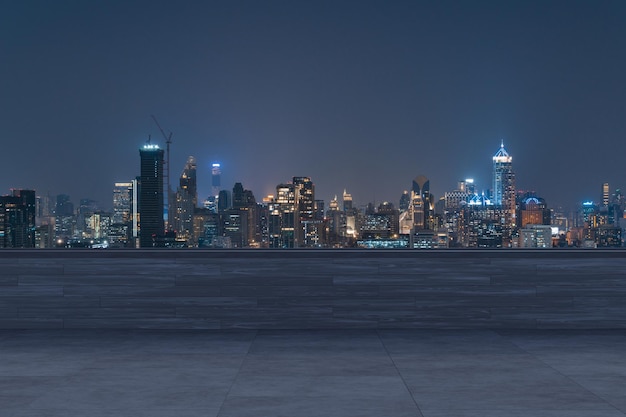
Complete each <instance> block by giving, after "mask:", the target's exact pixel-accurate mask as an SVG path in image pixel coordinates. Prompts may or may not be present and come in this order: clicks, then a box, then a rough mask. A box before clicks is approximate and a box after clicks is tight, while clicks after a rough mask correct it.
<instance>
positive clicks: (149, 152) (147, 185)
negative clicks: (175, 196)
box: [139, 144, 165, 248]
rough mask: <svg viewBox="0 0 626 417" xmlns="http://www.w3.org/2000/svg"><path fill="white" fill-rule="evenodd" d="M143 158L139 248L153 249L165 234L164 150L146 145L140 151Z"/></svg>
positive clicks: (156, 146)
mask: <svg viewBox="0 0 626 417" xmlns="http://www.w3.org/2000/svg"><path fill="white" fill-rule="evenodd" d="M139 156H140V158H141V175H140V181H141V185H140V193H139V219H140V225H139V228H140V232H139V246H140V247H142V248H151V247H153V246H155V245H154V242H155V240H156V238H157V237H158V236H162V235H164V233H165V222H164V219H163V157H164V152H163V149H160V148H159V147H158V145H151V144H146V145H144V147H143V148H142V149H140V150H139Z"/></svg>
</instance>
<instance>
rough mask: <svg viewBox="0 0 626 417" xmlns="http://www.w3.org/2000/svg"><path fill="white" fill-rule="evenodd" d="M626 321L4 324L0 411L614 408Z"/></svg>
mask: <svg viewBox="0 0 626 417" xmlns="http://www.w3.org/2000/svg"><path fill="white" fill-rule="evenodd" d="M625 387H626V331H624V330H501V331H492V330H320V331H314V330H309V331H299V330H249V331H232V332H228V331H195V332H194V331H123V330H61V331H59V330H3V331H0V415H1V416H3V417H55V416H59V417H60V416H63V417H68V416H81V417H82V416H91V417H99V416H132V417H142V416H150V417H161V416H203V417H208V416H210V417H213V416H219V417H247V416H251V417H252V416H254V417H269V416H285V417H287V416H288V417H298V416H306V417H314V416H320V417H332V416H341V417H353V416H367V417H375V416H382V417H404V416H426V417H443V416H451V417H492V416H494V417H495V416H497V417H502V416H506V417H518V416H519V417H521V416H524V417H528V416H531V417H557V416H558V417H560V416H564V417H565V416H567V417H583V416H584V417H617V416H625V415H626V395H625V392H626V391H625V390H626V388H625Z"/></svg>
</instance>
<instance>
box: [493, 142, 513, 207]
mask: <svg viewBox="0 0 626 417" xmlns="http://www.w3.org/2000/svg"><path fill="white" fill-rule="evenodd" d="M492 159H493V196H492V202H493V204H495V205H496V206H506V205H508V203H510V202H509V201H508V200H509V199H510V197H511V196H510V194H511V191H512V194H513V201H515V174H514V173H513V165H512V162H513V158H512V157H511V156H510V155H509V154H508V152H507V151H506V149H504V142H502V144H501V145H500V149H498V151H497V152H496V154H495V155H494V156H493V158H492Z"/></svg>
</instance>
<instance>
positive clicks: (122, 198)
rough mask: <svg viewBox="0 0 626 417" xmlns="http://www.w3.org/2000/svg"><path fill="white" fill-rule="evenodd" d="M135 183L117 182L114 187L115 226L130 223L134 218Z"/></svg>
mask: <svg viewBox="0 0 626 417" xmlns="http://www.w3.org/2000/svg"><path fill="white" fill-rule="evenodd" d="M132 201H133V183H132V182H116V183H115V185H114V186H113V218H112V221H113V223H114V224H124V223H129V222H130V221H131V218H132Z"/></svg>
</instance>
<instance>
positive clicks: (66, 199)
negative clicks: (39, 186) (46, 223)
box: [54, 194, 76, 240]
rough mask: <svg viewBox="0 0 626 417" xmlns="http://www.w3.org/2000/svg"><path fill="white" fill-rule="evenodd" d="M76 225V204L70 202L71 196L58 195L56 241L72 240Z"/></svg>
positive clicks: (55, 218)
mask: <svg viewBox="0 0 626 417" xmlns="http://www.w3.org/2000/svg"><path fill="white" fill-rule="evenodd" d="M75 224H76V217H75V216H74V204H72V202H71V201H70V196H69V195H66V194H59V195H57V201H56V205H55V207H54V235H55V239H60V240H66V239H69V238H71V237H72V236H73V234H74V226H75Z"/></svg>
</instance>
